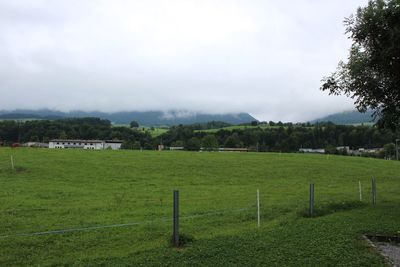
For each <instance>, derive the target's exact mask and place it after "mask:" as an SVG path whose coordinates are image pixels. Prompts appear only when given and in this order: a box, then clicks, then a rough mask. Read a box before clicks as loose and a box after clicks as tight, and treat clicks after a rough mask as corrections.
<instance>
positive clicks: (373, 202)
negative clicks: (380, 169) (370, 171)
mask: <svg viewBox="0 0 400 267" xmlns="http://www.w3.org/2000/svg"><path fill="white" fill-rule="evenodd" d="M372 204H374V205H376V179H375V178H372Z"/></svg>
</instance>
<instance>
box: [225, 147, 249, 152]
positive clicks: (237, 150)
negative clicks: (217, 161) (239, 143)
mask: <svg viewBox="0 0 400 267" xmlns="http://www.w3.org/2000/svg"><path fill="white" fill-rule="evenodd" d="M218 151H220V152H249V149H248V148H245V147H240V148H239V147H238V148H237V147H222V148H219V149H218Z"/></svg>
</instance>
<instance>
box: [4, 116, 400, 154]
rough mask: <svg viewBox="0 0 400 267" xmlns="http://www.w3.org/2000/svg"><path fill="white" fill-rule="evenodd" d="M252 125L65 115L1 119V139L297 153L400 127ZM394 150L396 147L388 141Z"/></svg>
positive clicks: (365, 141) (384, 141)
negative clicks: (163, 125)
mask: <svg viewBox="0 0 400 267" xmlns="http://www.w3.org/2000/svg"><path fill="white" fill-rule="evenodd" d="M249 125H251V126H252V127H249V128H240V127H239V128H238V129H233V130H226V129H220V130H215V132H209V131H208V132H207V131H203V130H205V129H212V128H213V127H217V126H222V127H225V126H227V125H226V124H224V123H220V122H209V123H205V124H194V125H178V126H173V127H170V128H169V130H168V131H167V132H166V133H164V134H162V135H159V136H157V137H152V136H151V135H150V133H148V132H146V131H141V130H140V129H137V128H129V127H123V126H121V127H115V126H112V125H111V123H110V121H108V120H102V119H99V118H76V119H60V120H54V121H50V120H33V121H25V122H22V121H12V120H9V121H8V120H7V121H0V142H2V143H3V144H5V145H11V144H12V143H24V142H28V141H34V142H48V141H49V140H51V139H101V140H122V141H123V146H122V147H123V148H125V149H156V148H157V146H158V145H159V144H163V145H164V146H174V147H183V148H185V149H186V150H199V149H200V148H203V149H205V150H215V149H217V148H220V147H225V148H228V147H229V148H242V147H245V148H249V149H251V150H253V151H260V152H266V151H275V152H276V151H281V152H294V151H298V150H299V148H325V149H327V151H328V152H329V151H330V152H331V153H337V152H335V148H336V147H338V146H349V147H350V148H352V149H358V148H381V147H384V146H385V145H388V144H392V143H394V142H395V140H396V138H399V136H400V134H399V132H394V131H392V130H389V129H380V128H377V127H374V126H346V125H335V124H333V123H319V124H315V125H311V124H309V123H306V124H292V123H282V122H278V123H274V122H269V123H268V127H260V125H259V123H258V122H252V123H250V124H249ZM386 147H387V148H388V149H389V147H392V145H390V146H386Z"/></svg>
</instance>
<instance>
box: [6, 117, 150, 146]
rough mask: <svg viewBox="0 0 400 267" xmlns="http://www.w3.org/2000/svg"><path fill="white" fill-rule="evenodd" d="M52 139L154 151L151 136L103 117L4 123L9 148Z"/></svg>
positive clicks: (8, 121)
mask: <svg viewBox="0 0 400 267" xmlns="http://www.w3.org/2000/svg"><path fill="white" fill-rule="evenodd" d="M51 139H85V140H87V139H101V140H124V141H125V142H126V144H127V145H128V146H129V144H130V143H132V144H133V143H134V142H135V141H138V142H140V144H141V146H143V147H147V148H149V149H151V148H153V143H152V141H153V140H152V138H151V136H150V134H148V133H145V132H141V131H137V130H134V129H130V128H128V127H112V125H111V123H110V121H108V120H102V119H99V118H75V119H60V120H32V121H25V122H23V121H14V120H5V121H0V141H1V142H3V143H4V144H6V145H7V144H12V143H24V142H28V141H32V142H48V141H49V140H51Z"/></svg>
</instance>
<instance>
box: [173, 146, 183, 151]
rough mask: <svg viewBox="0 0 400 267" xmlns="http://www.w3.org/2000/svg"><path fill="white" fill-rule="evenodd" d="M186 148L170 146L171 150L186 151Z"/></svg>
mask: <svg viewBox="0 0 400 267" xmlns="http://www.w3.org/2000/svg"><path fill="white" fill-rule="evenodd" d="M184 149H185V148H184V147H183V146H170V147H169V150H184Z"/></svg>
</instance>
